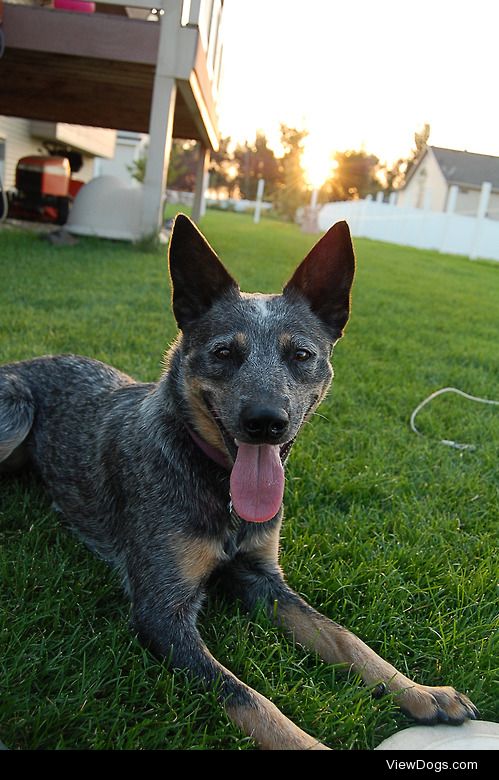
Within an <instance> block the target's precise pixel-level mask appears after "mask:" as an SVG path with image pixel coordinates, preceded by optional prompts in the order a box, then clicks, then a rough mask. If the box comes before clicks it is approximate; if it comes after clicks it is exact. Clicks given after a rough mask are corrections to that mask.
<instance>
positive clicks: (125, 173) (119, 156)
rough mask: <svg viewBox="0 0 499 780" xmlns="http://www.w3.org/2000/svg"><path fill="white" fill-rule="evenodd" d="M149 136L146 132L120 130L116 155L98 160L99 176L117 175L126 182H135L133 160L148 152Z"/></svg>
mask: <svg viewBox="0 0 499 780" xmlns="http://www.w3.org/2000/svg"><path fill="white" fill-rule="evenodd" d="M148 139H149V136H148V135H146V134H145V133H131V132H125V131H119V132H118V137H117V138H116V147H115V151H114V157H113V158H112V159H110V160H109V159H108V160H104V159H102V160H98V161H97V162H96V175H97V176H116V177H117V178H118V179H121V180H122V181H123V182H124V183H125V184H128V185H130V184H133V183H134V181H135V179H133V178H132V175H131V173H130V167H132V165H133V162H134V161H136V160H138V159H139V158H140V157H142V156H143V155H144V154H146V153H147V143H148Z"/></svg>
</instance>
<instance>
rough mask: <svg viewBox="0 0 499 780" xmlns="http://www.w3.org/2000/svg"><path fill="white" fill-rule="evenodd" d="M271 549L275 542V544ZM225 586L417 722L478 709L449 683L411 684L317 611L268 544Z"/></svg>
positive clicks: (239, 565) (238, 566)
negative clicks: (385, 695) (292, 584)
mask: <svg viewBox="0 0 499 780" xmlns="http://www.w3.org/2000/svg"><path fill="white" fill-rule="evenodd" d="M274 549H275V545H274ZM229 580H230V584H231V586H232V589H233V591H235V593H236V595H237V596H238V597H239V598H241V599H242V600H243V601H244V602H245V603H246V605H247V606H248V607H249V608H251V607H254V606H256V605H257V604H258V603H260V604H261V603H263V604H265V605H266V607H267V609H268V611H269V614H270V616H271V617H272V618H273V619H274V620H275V621H276V622H277V623H278V624H279V625H281V626H282V627H284V628H285V629H286V630H287V631H289V632H290V633H291V634H292V635H293V636H294V638H295V640H296V642H298V644H301V645H302V646H304V647H306V648H308V649H310V650H313V651H315V652H316V653H317V654H318V655H319V656H320V657H321V658H323V659H324V660H325V661H327V662H329V663H333V664H345V665H347V666H348V667H349V668H351V669H353V670H354V671H355V672H357V673H358V674H360V675H361V677H362V679H363V680H364V682H365V683H366V684H367V685H370V686H375V690H376V694H377V695H381V694H382V693H385V692H388V691H389V692H391V693H393V694H395V698H396V701H397V703H398V704H399V706H400V707H401V708H402V709H403V710H404V712H406V714H407V715H409V716H410V717H411V718H413V719H414V720H416V721H418V722H419V723H435V722H437V721H443V722H449V723H462V722H463V721H464V720H465V719H466V718H471V719H475V718H476V717H477V715H478V711H477V709H476V708H475V706H474V705H473V704H472V702H471V701H470V700H469V699H468V698H467V697H466V696H465V695H464V694H462V693H459V692H458V691H456V690H455V689H454V688H451V687H448V686H442V687H430V686H425V685H419V684H418V683H415V682H413V681H412V680H410V679H409V678H408V677H406V676H405V675H404V674H402V673H401V672H399V671H398V670H397V669H396V668H395V667H394V666H392V665H391V664H389V663H388V662H387V661H385V660H384V659H383V658H381V657H380V656H379V655H377V653H375V652H374V650H371V648H370V647H368V645H366V644H365V643H364V642H363V641H362V640H361V639H359V638H358V637H357V636H355V634H353V633H352V632H350V631H348V630H347V629H345V628H343V627H342V626H340V625H338V623H335V622H334V621H332V620H330V619H329V618H327V617H325V616H324V615H321V614H320V613H319V612H317V611H316V610H315V609H313V608H312V607H311V606H309V604H307V603H306V602H305V601H304V600H303V599H302V598H301V597H300V596H298V595H297V594H296V593H294V591H292V590H291V589H290V588H289V587H288V586H287V584H286V583H285V582H284V579H283V577H282V573H281V571H280V569H279V566H278V565H277V562H276V560H275V556H274V555H271V554H269V548H266V549H262V550H261V551H260V552H259V553H257V554H256V555H255V554H252V555H246V556H245V555H241V556H239V558H238V559H236V561H235V562H234V564H233V565H232V567H231V569H230V577H229Z"/></svg>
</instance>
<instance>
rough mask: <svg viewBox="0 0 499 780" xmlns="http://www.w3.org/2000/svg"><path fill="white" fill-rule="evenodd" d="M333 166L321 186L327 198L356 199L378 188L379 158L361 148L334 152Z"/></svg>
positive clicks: (379, 185)
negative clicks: (326, 179)
mask: <svg viewBox="0 0 499 780" xmlns="http://www.w3.org/2000/svg"><path fill="white" fill-rule="evenodd" d="M334 161H335V168H334V170H333V172H332V175H331V177H330V178H329V179H328V181H327V182H326V183H325V185H324V187H323V188H322V191H321V192H322V194H323V196H324V195H325V197H326V198H327V200H356V199H359V198H365V197H366V195H369V194H373V193H374V192H376V191H377V190H379V189H380V187H381V184H380V181H379V179H378V178H377V173H378V170H379V168H378V166H379V159H378V158H377V157H376V156H375V155H374V154H368V152H366V151H364V150H363V149H361V150H360V151H356V150H354V149H350V150H348V151H345V152H336V154H335V155H334Z"/></svg>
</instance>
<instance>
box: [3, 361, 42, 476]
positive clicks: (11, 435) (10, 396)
mask: <svg viewBox="0 0 499 780" xmlns="http://www.w3.org/2000/svg"><path fill="white" fill-rule="evenodd" d="M34 417H35V402H34V399H33V396H32V394H31V390H30V389H29V387H28V386H27V384H26V383H25V382H24V381H23V380H22V378H21V377H19V376H18V375H17V374H15V373H14V372H10V371H9V370H4V371H0V463H2V462H3V463H4V465H11V463H10V461H12V465H14V461H16V460H17V459H16V457H15V450H17V449H18V447H19V446H20V445H21V444H22V443H23V441H24V440H25V438H26V437H27V435H28V433H29V432H30V430H31V426H32V425H33V419H34ZM11 456H12V458H11ZM7 459H10V461H9V463H7Z"/></svg>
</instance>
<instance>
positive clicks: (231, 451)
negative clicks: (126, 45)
mask: <svg viewBox="0 0 499 780" xmlns="http://www.w3.org/2000/svg"><path fill="white" fill-rule="evenodd" d="M169 260H170V272H171V278H172V283H173V312H174V314H175V318H176V320H177V323H178V326H179V328H180V331H181V333H180V335H179V337H178V339H177V341H176V342H175V344H174V345H173V346H172V348H171V350H170V351H169V353H168V355H167V361H166V371H165V373H164V374H163V376H162V377H161V378H160V380H159V382H158V383H156V384H142V383H139V382H135V381H134V380H133V379H131V378H130V377H129V376H126V375H125V374H122V373H121V372H119V371H117V370H115V369H114V368H111V367H109V366H107V365H104V364H103V363H100V362H98V361H96V360H91V359H89V358H84V357H75V356H72V355H70V356H65V355H63V356H56V357H41V358H38V359H34V360H28V361H24V362H19V363H14V364H11V365H6V366H4V367H2V368H1V369H0V461H2V462H3V470H6V469H8V470H15V469H19V468H22V467H24V466H25V465H30V466H32V467H33V468H34V469H35V470H36V472H38V474H39V475H40V476H41V478H42V480H43V482H44V483H45V485H46V487H47V489H48V491H49V493H50V495H51V497H52V499H53V501H54V504H55V506H56V507H57V508H58V509H59V510H60V511H61V512H62V513H63V515H64V517H65V520H66V522H67V523H68V524H69V525H70V526H71V527H72V528H73V529H74V531H75V532H76V534H77V535H78V536H79V537H80V538H81V539H82V540H83V541H84V542H85V543H86V544H87V545H88V546H89V547H90V548H91V550H93V551H94V552H95V553H96V554H97V555H99V556H101V557H102V558H104V559H106V560H107V561H109V562H110V563H111V564H112V565H114V566H115V567H116V568H117V569H118V572H119V574H120V575H121V578H122V580H123V583H124V587H125V589H126V591H127V592H128V594H129V596H130V599H131V603H132V622H133V626H134V629H135V631H136V632H137V634H138V636H139V639H140V641H141V642H143V643H144V644H145V645H146V646H147V647H149V648H150V649H151V650H152V652H153V653H154V654H155V655H156V656H158V657H159V658H160V659H165V660H167V661H169V663H170V664H171V665H172V666H173V667H175V668H180V669H184V670H187V671H188V672H190V673H191V674H192V675H194V676H195V677H197V678H199V679H201V680H202V681H203V682H204V683H205V684H207V685H213V686H215V689H216V690H217V693H218V696H219V698H220V700H221V702H222V703H223V704H224V706H225V707H226V711H227V713H228V715H229V717H230V718H231V719H232V720H233V721H234V722H235V723H236V724H237V725H238V726H239V727H240V728H241V729H242V731H243V732H244V733H245V734H247V735H250V736H252V737H253V738H254V739H255V741H256V742H257V744H258V745H259V746H260V747H262V748H267V749H327V748H325V746H324V745H321V744H320V743H318V742H317V740H316V739H314V738H313V737H311V736H309V735H308V734H306V733H305V732H304V731H302V730H301V729H300V728H298V726H296V725H295V724H294V723H292V722H291V721H290V720H289V719H288V718H286V717H285V715H283V714H282V713H281V712H280V711H279V710H278V709H277V707H275V706H274V705H273V704H272V703H271V702H270V701H268V699H266V698H265V697H264V696H262V695H261V694H259V693H257V692H256V691H254V690H252V689H251V688H249V687H248V686H247V685H245V684H244V683H243V682H241V681H240V680H238V679H237V677H235V676H234V675H233V674H232V673H231V672H230V671H228V670H227V669H225V668H224V667H223V666H222V665H221V664H219V663H218V662H217V661H216V660H215V658H214V657H213V656H212V655H211V654H210V652H209V650H208V649H207V648H206V646H205V644H204V643H203V641H202V639H201V637H200V635H199V632H198V629H197V627H196V618H197V614H198V611H199V609H200V606H201V603H202V601H203V597H204V594H205V590H206V589H207V586H208V585H209V582H210V581H211V580H212V579H213V577H214V576H215V575H216V577H217V581H218V582H222V584H224V585H225V586H226V587H227V589H228V590H229V592H230V593H232V594H234V595H235V596H237V597H238V598H239V599H241V600H242V602H243V603H244V604H245V605H246V606H247V607H249V608H253V607H255V606H256V605H257V604H263V605H265V606H266V608H267V609H268V612H269V615H270V616H271V617H272V618H273V619H275V620H276V621H277V622H278V623H279V624H280V625H281V626H282V627H284V628H285V629H287V630H288V631H290V632H291V633H292V634H293V635H294V637H295V639H296V641H297V642H298V643H300V644H302V645H304V646H305V647H307V648H311V649H312V650H313V651H316V652H317V653H318V654H319V655H320V656H321V657H322V658H323V659H324V660H325V661H327V662H330V663H335V664H337V663H341V664H346V665H347V666H348V667H351V668H352V669H353V670H355V671H356V672H358V673H359V674H360V675H361V676H362V678H363V679H364V681H365V682H366V683H367V684H368V685H370V686H374V690H375V691H376V692H377V693H378V694H379V695H381V694H382V693H383V692H385V691H390V692H392V693H394V694H396V697H397V701H398V702H399V704H400V706H401V707H402V708H403V709H404V710H405V711H406V712H407V713H408V714H409V715H410V716H411V717H412V718H414V719H415V720H417V721H419V722H420V723H433V722H436V721H445V722H452V723H461V722H462V721H464V720H465V719H466V718H475V717H476V714H477V711H476V709H475V707H474V706H473V704H472V703H471V702H470V701H469V699H467V698H466V696H464V695H463V694H460V693H458V692H457V691H455V690H454V689H453V688H449V687H427V686H424V685H419V684H417V683H415V682H413V681H411V680H410V679H408V678H407V677H405V676H404V675H403V674H401V673H400V672H398V671H397V670H396V669H395V668H394V667H393V666H391V665H390V664H389V663H387V662H386V661H384V660H383V659H382V658H380V657H379V656H378V655H377V654H376V653H375V652H374V651H373V650H371V649H370V648H369V647H367V645H365V644H364V642H362V641H361V640H360V639H358V638H357V637H356V636H355V635H354V634H352V633H350V632H349V631H347V630H346V629H345V628H342V627H341V626H340V625H338V624H337V623H334V622H333V621H332V620H330V619H329V618H326V617H324V616H322V615H321V614H319V613H318V612H316V611H315V610H314V609H313V608H312V607H310V606H309V605H308V604H307V603H306V602H305V601H303V599H302V598H300V596H298V595H297V594H296V593H294V592H293V591H292V590H291V589H290V588H289V587H288V585H287V584H286V582H285V580H284V578H283V574H282V571H281V569H280V567H279V563H278V547H279V530H280V526H281V518H282V498H283V492H284V464H285V462H286V459H287V457H288V455H289V451H290V449H291V447H292V444H293V442H294V440H295V438H296V436H297V435H298V433H299V431H300V428H301V427H302V426H303V424H304V422H306V421H307V420H308V419H309V418H310V416H311V415H312V414H313V412H314V410H315V409H316V408H317V406H318V404H319V403H320V402H321V400H322V399H323V398H324V396H325V394H326V391H327V389H328V387H329V385H330V382H331V379H332V369H331V365H330V362H329V358H330V354H331V350H332V347H333V345H334V344H335V342H336V341H337V340H338V339H339V338H340V336H341V335H342V331H343V329H344V327H345V325H346V323H347V320H348V317H349V314H350V289H351V286H352V281H353V277H354V270H355V260H354V253H353V248H352V243H351V239H350V233H349V230H348V227H347V225H346V223H344V222H342V223H338V224H336V225H335V226H334V227H333V228H331V229H330V230H329V232H328V233H327V234H326V235H325V236H323V238H321V240H320V241H319V242H318V243H317V244H316V245H315V246H314V247H313V249H312V250H311V251H310V253H309V254H308V255H307V257H306V258H305V260H304V261H303V262H302V263H301V265H299V266H298V268H297V270H296V271H295V273H294V275H293V276H292V278H291V279H290V281H289V282H288V283H287V284H286V286H285V287H284V290H283V293H282V295H262V294H259V293H255V294H248V293H243V292H241V291H240V290H239V287H238V285H237V283H236V282H235V281H234V279H233V278H232V277H231V276H230V274H229V273H228V272H227V270H226V269H225V268H224V266H223V265H222V263H221V262H220V260H219V259H218V257H217V255H216V254H215V252H214V251H213V249H212V248H211V247H210V246H209V244H208V243H207V241H206V240H205V239H204V237H203V236H202V235H201V233H199V231H198V230H197V228H196V227H195V226H194V225H193V224H192V222H191V221H190V220H189V219H188V218H187V217H185V216H183V215H179V216H178V217H177V218H176V221H175V224H174V228H173V233H172V237H171V242H170V250H169Z"/></svg>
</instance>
